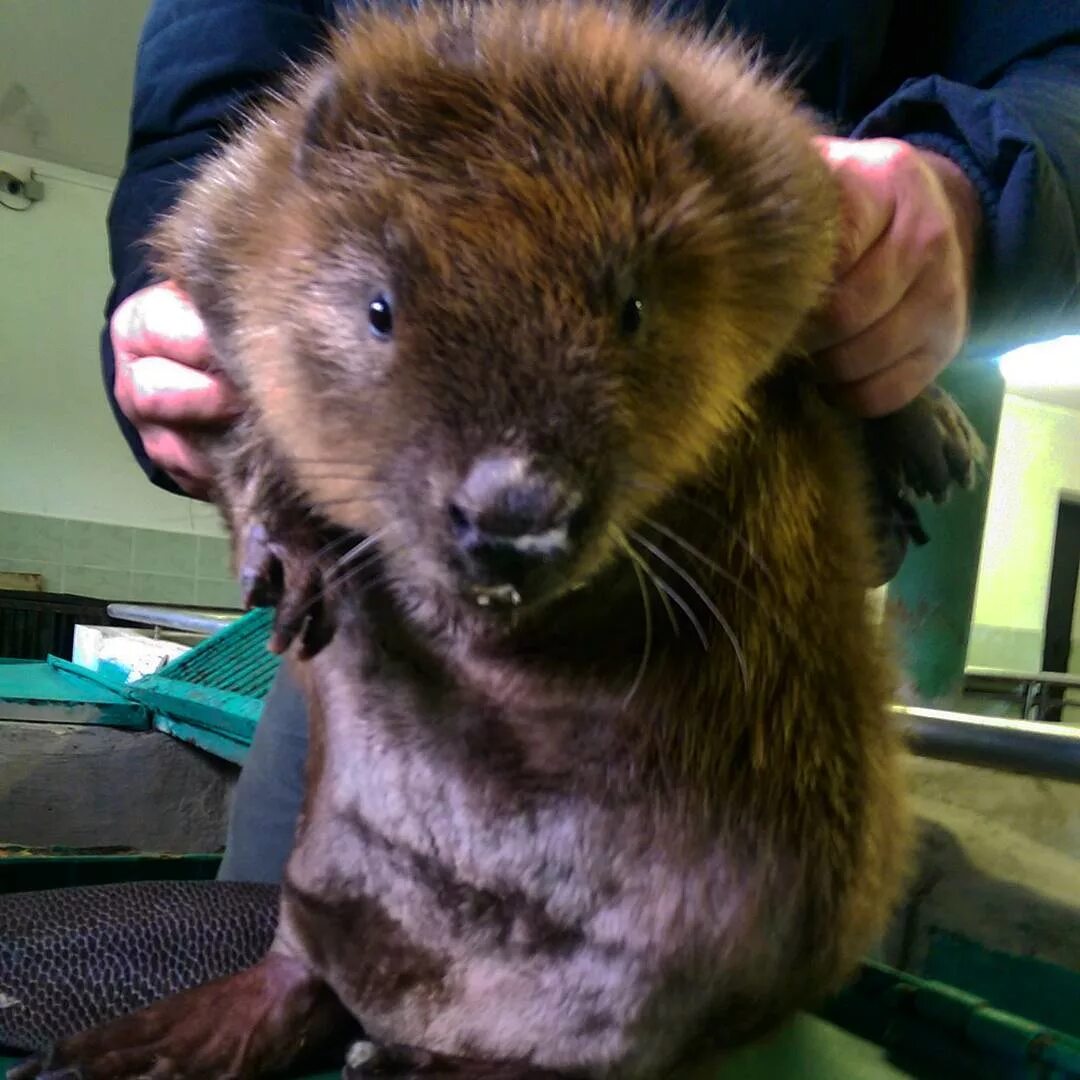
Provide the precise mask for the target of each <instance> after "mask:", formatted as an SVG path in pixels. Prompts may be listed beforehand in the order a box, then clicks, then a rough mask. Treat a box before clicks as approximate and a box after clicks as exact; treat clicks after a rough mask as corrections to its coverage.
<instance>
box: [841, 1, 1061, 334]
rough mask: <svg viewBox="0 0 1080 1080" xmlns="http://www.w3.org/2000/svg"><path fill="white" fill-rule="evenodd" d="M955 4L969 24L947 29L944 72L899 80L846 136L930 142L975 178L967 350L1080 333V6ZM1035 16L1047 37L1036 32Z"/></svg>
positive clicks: (924, 145)
mask: <svg viewBox="0 0 1080 1080" xmlns="http://www.w3.org/2000/svg"><path fill="white" fill-rule="evenodd" d="M957 7H958V8H960V9H961V12H962V13H963V14H965V15H966V16H967V18H968V19H969V20H970V24H969V25H956V26H955V28H954V31H953V35H954V37H955V41H956V44H955V45H954V46H953V47H952V48H951V49H950V50H949V57H948V62H947V63H946V65H945V71H944V73H943V74H935V75H931V76H928V77H924V78H918V79H912V80H910V81H908V82H906V83H905V84H904V85H902V86H901V87H900V88H899V90H897V92H896V93H895V94H893V95H892V96H891V97H889V98H888V99H887V100H885V101H884V102H883V103H882V104H881V105H879V106H878V107H877V108H875V109H874V110H873V111H872V112H871V113H870V114H869V115H868V116H866V117H865V118H864V119H863V120H862V122H861V123H860V124H859V125H858V126H857V127H856V129H855V131H854V132H853V136H854V137H856V138H874V137H881V136H885V137H891V138H896V139H902V140H904V141H905V142H908V143H910V144H912V145H914V146H916V147H920V148H923V149H926V150H930V151H933V152H935V153H937V154H940V155H942V156H943V157H945V158H948V159H949V160H951V161H952V162H953V163H955V164H956V165H957V166H958V167H959V169H960V170H961V171H962V172H963V173H964V175H965V176H966V177H967V178H968V180H969V181H970V182H971V183H972V185H973V186H974V188H975V190H976V192H977V193H978V196H979V201H980V204H981V217H982V225H981V230H980V232H981V235H980V243H979V247H978V250H977V253H976V268H975V269H976V272H975V284H974V293H973V309H972V326H971V335H970V338H969V341H968V348H969V349H970V350H971V351H978V352H982V353H1000V352H1003V351H1005V350H1007V349H1009V348H1011V347H1014V346H1016V345H1020V344H1024V343H1027V342H1030V341H1035V340H1041V339H1047V338H1050V337H1054V336H1057V335H1058V334H1065V333H1075V332H1077V330H1080V8H1077V6H1076V5H1075V4H1074V5H1071V8H1072V12H1073V14H1071V15H1068V14H1067V8H1068V6H1067V5H1058V4H1052V3H1028V4H1024V5H1019V4H1017V5H997V6H996V7H997V8H998V9H1009V8H1012V9H1014V10H1013V11H1012V12H1007V11H1006V13H1005V14H1002V13H1001V11H1000V10H999V11H996V12H993V13H987V12H983V11H982V10H981V9H982V8H984V7H987V5H981V4H977V3H972V2H969V3H967V4H964V5H957ZM1054 18H1056V19H1057V20H1058V22H1059V25H1058V26H1057V27H1056V28H1054V27H1053V26H1052V24H1053V20H1054ZM1067 18H1068V19H1071V24H1072V25H1071V28H1070V26H1069V25H1068V24H1067V23H1066V19H1067ZM1040 20H1041V22H1040ZM1032 23H1034V24H1035V25H1036V26H1040V25H1041V26H1043V27H1044V37H1045V34H1046V32H1048V31H1047V29H1045V28H1050V29H1054V35H1055V40H1051V41H1046V40H1042V41H1039V40H1038V39H1037V38H1036V39H1032V38H1031V34H1032V27H1031V25H1030V24H1032ZM988 24H989V25H988ZM1013 24H1015V25H1013ZM1021 24H1022V25H1021ZM1025 31H1026V33H1027V36H1026V37H1025ZM965 34H967V36H965ZM1021 48H1026V49H1028V50H1029V51H1028V52H1027V53H1026V54H1020V53H1018V50H1019V49H1021Z"/></svg>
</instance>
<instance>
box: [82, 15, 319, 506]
mask: <svg viewBox="0 0 1080 1080" xmlns="http://www.w3.org/2000/svg"><path fill="white" fill-rule="evenodd" d="M333 8H334V5H333V4H332V3H331V2H329V0H153V3H152V4H151V7H150V10H149V13H148V15H147V18H146V22H145V24H144V26H143V31H142V35H141V39H140V43H139V51H138V57H137V62H136V71H135V84H134V96H133V102H132V110H131V125H130V133H129V142H128V153H127V158H126V162H125V165H124V169H123V172H122V174H121V176H120V179H119V182H118V184H117V187H116V191H115V194H114V196H113V200H112V204H111V206H110V209H109V216H108V239H109V253H110V261H111V267H112V274H113V287H112V289H111V291H110V294H109V297H108V300H107V302H106V306H105V317H106V326H105V328H104V330H103V332H102V335H101V366H102V376H103V379H104V383H105V390H106V394H107V395H108V398H109V402H110V404H111V406H112V409H113V413H114V415H115V417H116V420H117V423H118V424H119V426H120V429H121V431H122V432H123V435H124V437H125V439H126V440H127V443H128V445H129V446H130V448H131V451H132V453H133V454H134V455H135V458H136V460H137V461H138V462H139V464H140V466H141V467H142V469H143V471H144V472H145V473H146V475H147V476H148V477H149V478H150V480H151V481H152V482H153V483H154V484H156V485H157V486H159V487H162V488H164V489H166V490H168V491H172V492H176V493H191V492H190V489H188V491H185V489H184V488H183V487H182V486H181V485H180V484H178V483H177V482H176V480H175V479H174V478H173V477H172V476H170V475H169V472H167V471H166V470H165V469H163V468H162V467H161V466H160V465H159V464H157V463H155V461H154V460H152V458H151V456H150V455H149V454H148V453H147V449H146V446H145V445H144V439H143V437H142V436H141V435H140V432H139V430H138V429H137V427H136V425H135V424H134V423H133V422H132V420H131V419H130V418H129V416H128V415H126V414H125V411H124V409H123V408H121V404H120V403H118V402H117V399H116V394H115V375H116V362H117V360H116V355H115V353H114V347H113V341H112V335H111V334H110V325H109V324H110V322H111V321H112V317H113V315H114V313H115V312H116V311H117V309H118V308H119V307H120V306H121V304H122V303H123V302H124V301H125V300H127V299H128V298H129V297H132V296H133V295H134V294H136V293H137V292H139V290H142V289H144V288H145V287H146V286H148V285H150V284H152V283H153V281H154V278H153V276H152V274H151V272H150V270H149V268H148V267H147V264H146V260H145V251H144V249H143V246H142V244H143V240H144V239H145V237H146V235H147V233H148V232H149V230H150V228H151V226H152V224H153V223H154V221H155V219H156V218H157V217H158V216H159V215H160V214H162V213H163V212H164V211H166V210H167V209H168V208H169V207H170V206H171V205H172V202H173V200H174V199H175V197H176V193H177V190H178V184H179V183H180V182H181V181H182V180H183V179H185V178H186V177H187V176H188V175H190V173H191V171H192V170H193V169H194V167H195V166H196V165H197V163H198V162H199V161H200V160H201V159H202V158H203V157H204V156H205V155H207V154H208V153H211V152H212V151H213V150H214V148H215V146H216V145H217V143H218V141H219V139H220V138H221V136H222V134H223V133H224V132H225V131H226V130H227V126H228V125H229V124H230V123H232V122H234V121H235V120H236V119H237V117H238V115H239V112H240V110H241V108H242V107H243V105H244V104H245V103H247V102H248V101H250V100H251V99H252V97H253V96H256V95H258V94H259V93H260V92H261V91H263V90H264V89H266V88H268V87H270V86H272V85H273V84H274V83H276V82H277V81H278V80H279V79H280V77H281V76H282V75H283V74H284V73H285V72H286V71H287V69H288V66H289V63H290V62H294V61H300V60H302V59H303V58H304V56H305V55H307V54H309V53H310V52H311V51H312V50H313V49H316V48H317V47H318V46H319V44H320V43H321V41H322V40H323V37H324V35H325V32H326V29H327V27H328V24H329V21H330V19H331V18H332V14H333ZM163 366H164V365H158V367H159V370H160V369H161V368H162V367H163ZM129 381H130V380H129ZM127 394H128V400H125V402H124V405H125V406H127V407H128V410H129V411H130V405H131V403H130V391H127Z"/></svg>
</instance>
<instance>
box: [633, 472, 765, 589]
mask: <svg viewBox="0 0 1080 1080" xmlns="http://www.w3.org/2000/svg"><path fill="white" fill-rule="evenodd" d="M627 486H629V487H635V488H639V489H640V490H642V491H653V492H659V493H661V494H663V495H664V496H665V497H666V498H669V499H673V500H675V501H677V502H682V503H685V504H686V505H687V506H690V507H692V508H693V509H695V510H698V511H700V512H701V513H702V514H704V515H705V516H706V517H707V518H709V520H710V521H713V522H715V523H716V524H717V525H720V526H721V527H722V528H725V529H727V530H728V532H730V533H731V534H732V537H733V539H734V540H736V541H737V542H738V544H739V546H740V547H741V548H742V549H743V550H744V551H745V552H746V554H747V555H748V556H749V558H750V560H751V562H753V563H754V565H755V566H757V567H758V569H759V570H761V572H762V574H763V575H764V576H765V578H766V579H767V580H768V582H769V583H770V584H771V585H776V584H777V582H776V578H775V577H774V576H773V573H772V571H771V570H770V569H769V567H768V566H767V565H766V564H765V562H764V560H763V559H762V558H761V556H760V555H759V554H758V553H757V552H756V551H755V550H754V548H753V546H752V545H751V544H750V543H749V541H748V540H747V539H746V537H744V536H743V535H742V533H740V532H739V530H738V529H736V528H735V526H734V525H733V524H732V523H731V522H730V521H729V520H728V519H727V518H725V517H724V516H723V515H722V514H720V513H719V512H718V511H717V510H716V508H715V507H711V506H709V504H708V503H706V502H703V501H702V500H701V499H695V498H693V497H692V496H690V495H687V494H686V493H685V492H682V491H669V490H668V489H666V488H664V487H663V486H661V485H660V484H649V483H646V482H645V481H642V480H635V481H634V482H633V483H632V484H629V485H627Z"/></svg>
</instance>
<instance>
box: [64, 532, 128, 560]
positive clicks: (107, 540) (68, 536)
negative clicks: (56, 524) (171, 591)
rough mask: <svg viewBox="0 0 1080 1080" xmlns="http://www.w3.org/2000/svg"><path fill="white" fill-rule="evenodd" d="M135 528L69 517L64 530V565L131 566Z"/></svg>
mask: <svg viewBox="0 0 1080 1080" xmlns="http://www.w3.org/2000/svg"><path fill="white" fill-rule="evenodd" d="M134 532H135V530H134V529H130V528H128V527H126V526H124V525H103V524H102V523H101V522H97V521H68V522H67V528H66V529H65V530H64V565H65V566H69V567H76V566H95V567H99V568H101V569H104V570H125V571H126V570H130V569H131V548H132V537H133V534H134Z"/></svg>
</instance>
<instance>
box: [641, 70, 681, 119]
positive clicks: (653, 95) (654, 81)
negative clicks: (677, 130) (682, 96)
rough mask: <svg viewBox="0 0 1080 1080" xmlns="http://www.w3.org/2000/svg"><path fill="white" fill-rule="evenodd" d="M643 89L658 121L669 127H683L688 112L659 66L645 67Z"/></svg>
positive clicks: (642, 79)
mask: <svg viewBox="0 0 1080 1080" xmlns="http://www.w3.org/2000/svg"><path fill="white" fill-rule="evenodd" d="M641 90H642V93H643V94H644V96H645V100H646V103H647V106H648V108H649V109H650V110H651V111H652V113H653V115H654V117H655V119H656V121H657V123H660V124H663V125H665V126H667V127H681V126H683V125H684V124H685V123H686V112H685V111H684V109H683V105H682V102H681V101H680V100H679V95H678V94H677V93H676V92H675V88H674V87H673V86H672V85H671V82H670V81H669V80H668V78H667V76H665V75H664V73H663V72H662V71H660V70H659V68H657V67H655V66H650V67H647V68H646V69H645V72H644V74H643V75H642V76H641Z"/></svg>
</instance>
